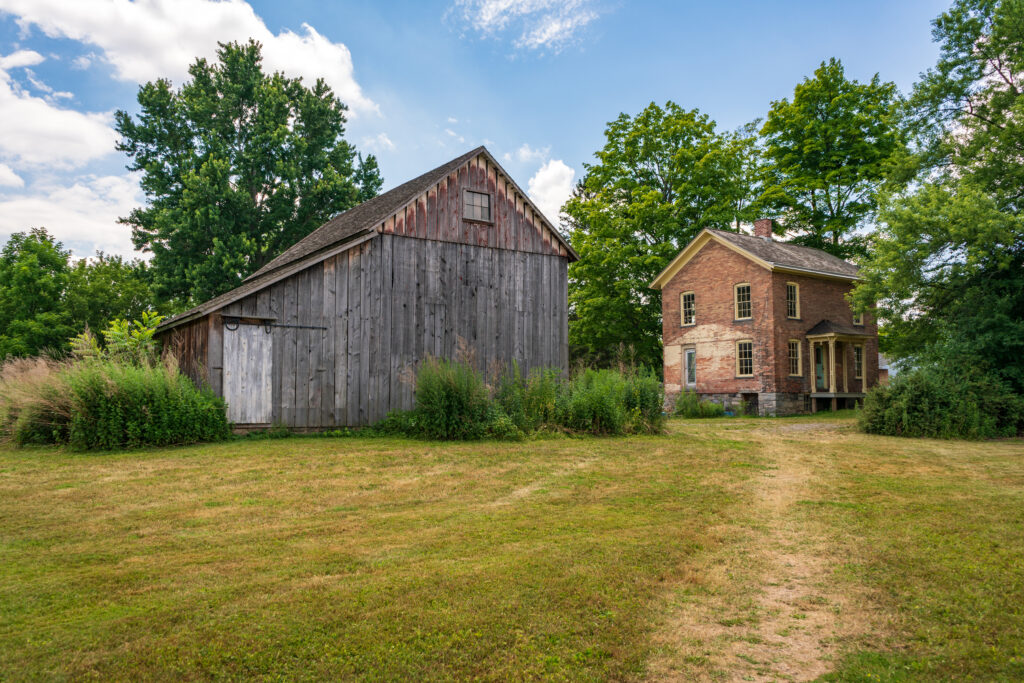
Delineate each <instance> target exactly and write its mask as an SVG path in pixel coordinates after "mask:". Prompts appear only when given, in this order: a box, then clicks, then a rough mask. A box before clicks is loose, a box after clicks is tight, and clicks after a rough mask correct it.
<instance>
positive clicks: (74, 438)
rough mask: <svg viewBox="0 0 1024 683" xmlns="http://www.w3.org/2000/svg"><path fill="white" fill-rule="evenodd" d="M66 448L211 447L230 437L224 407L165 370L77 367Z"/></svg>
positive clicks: (107, 364) (70, 373) (106, 364)
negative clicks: (205, 443) (204, 443)
mask: <svg viewBox="0 0 1024 683" xmlns="http://www.w3.org/2000/svg"><path fill="white" fill-rule="evenodd" d="M65 381H66V382H67V385H68V387H69V389H70V392H71V396H72V416H71V425H70V430H69V434H68V443H69V444H70V445H71V447H72V448H74V449H76V450H97V449H100V450H109V449H115V448H137V447H140V446H166V445H171V444H185V443H197V442H200V441H216V440H220V439H224V438H226V437H227V436H228V435H229V434H230V425H229V424H228V421H227V415H226V411H225V406H224V401H223V399H221V398H220V397H218V396H215V395H214V394H213V392H211V391H210V390H209V389H197V388H196V386H195V385H194V384H193V383H192V381H191V380H190V379H189V378H188V377H185V376H184V375H182V374H181V373H180V372H178V369H177V367H176V366H173V365H169V364H156V365H148V364H142V365H134V364H131V363H123V362H117V361H109V360H103V361H94V362H86V363H77V364H75V365H72V366H71V367H70V368H69V369H68V370H67V371H66V378H65Z"/></svg>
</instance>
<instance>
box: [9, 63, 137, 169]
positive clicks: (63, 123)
mask: <svg viewBox="0 0 1024 683" xmlns="http://www.w3.org/2000/svg"><path fill="white" fill-rule="evenodd" d="M41 61H43V57H42V56H41V55H40V54H39V53H37V52H30V51H24V50H23V51H20V52H15V53H14V54H11V55H7V56H6V57H0V130H2V131H3V135H0V158H3V159H4V160H6V161H11V162H12V163H13V162H17V163H24V164H29V165H46V166H49V167H53V168H72V167H75V166H79V165H82V164H84V163H86V162H88V161H91V160H93V159H97V158H99V157H102V156H105V155H107V154H111V153H113V152H114V151H115V150H114V144H115V142H116V140H117V133H116V132H115V131H114V130H113V129H112V128H111V127H110V125H109V123H110V117H109V115H107V114H90V113H83V112H78V111H73V110H70V109H61V108H59V107H57V106H55V105H54V104H53V103H52V102H50V101H47V100H46V99H43V98H40V97H35V96H33V95H30V94H29V93H27V92H25V90H24V89H23V88H21V87H20V86H19V85H18V84H17V83H16V82H14V80H13V79H12V78H11V76H10V74H9V73H8V72H7V71H6V70H5V69H9V68H13V67H18V66H22V67H24V66H28V65H32V64H38V63H39V62H41ZM44 87H45V86H44Z"/></svg>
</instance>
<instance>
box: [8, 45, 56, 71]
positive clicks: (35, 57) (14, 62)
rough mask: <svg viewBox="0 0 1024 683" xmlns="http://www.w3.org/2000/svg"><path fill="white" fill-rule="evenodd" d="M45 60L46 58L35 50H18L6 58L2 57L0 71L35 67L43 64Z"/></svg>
mask: <svg viewBox="0 0 1024 683" xmlns="http://www.w3.org/2000/svg"><path fill="white" fill-rule="evenodd" d="M45 60H46V57H44V56H42V55H41V54H39V53H38V52H36V51H35V50H18V51H17V52H12V53H11V54H9V55H7V56H6V57H0V70H2V71H8V70H10V69H16V68H18V67H19V66H35V65H36V64H42V63H43V62H44V61H45Z"/></svg>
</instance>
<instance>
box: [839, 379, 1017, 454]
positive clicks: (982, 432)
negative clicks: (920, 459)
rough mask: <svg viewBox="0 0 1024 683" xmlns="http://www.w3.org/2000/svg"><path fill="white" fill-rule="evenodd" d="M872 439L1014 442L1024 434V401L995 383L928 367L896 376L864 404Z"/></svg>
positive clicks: (863, 414)
mask: <svg viewBox="0 0 1024 683" xmlns="http://www.w3.org/2000/svg"><path fill="white" fill-rule="evenodd" d="M859 423H860V428H861V430H862V431H865V432H867V433H869V434H885V435H889V436H909V437H929V438H939V439H985V438H997V437H1006V436H1015V435H1017V434H1019V433H1021V431H1022V430H1024V398H1022V397H1020V396H1017V395H1014V394H1012V393H1011V392H1010V391H1009V390H1008V389H1007V388H1006V387H1005V386H1004V385H1002V384H1001V383H1000V382H998V381H997V380H995V379H993V378H990V377H987V376H984V375H980V376H975V377H965V376H964V375H962V374H958V373H954V372H951V371H949V370H946V369H945V368H939V367H927V368H922V369H918V370H912V371H910V372H907V373H901V374H899V375H897V376H896V377H895V378H894V379H893V381H892V383H891V384H889V386H881V387H876V388H875V389H872V390H871V391H870V392H869V393H868V395H867V396H866V397H865V399H864V409H863V411H861V414H860V418H859Z"/></svg>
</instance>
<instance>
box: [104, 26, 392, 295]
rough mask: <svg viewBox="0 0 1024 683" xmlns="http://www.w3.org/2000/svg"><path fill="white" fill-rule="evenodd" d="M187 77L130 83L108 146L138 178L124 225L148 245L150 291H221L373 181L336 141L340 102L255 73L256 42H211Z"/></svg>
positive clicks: (370, 171)
mask: <svg viewBox="0 0 1024 683" xmlns="http://www.w3.org/2000/svg"><path fill="white" fill-rule="evenodd" d="M217 56H218V60H217V62H216V63H209V62H207V61H206V60H205V59H198V60H196V62H195V63H194V64H193V65H192V66H191V67H190V69H189V74H190V76H191V80H189V81H188V82H186V83H185V84H184V85H183V86H182V87H181V88H180V89H178V90H174V89H173V88H172V86H171V83H170V82H169V81H167V80H163V79H161V80H157V81H155V82H151V83H147V84H145V85H143V86H142V87H141V88H140V89H139V94H138V102H139V106H140V108H141V111H140V113H139V115H138V116H137V117H133V116H131V115H130V114H129V113H128V112H125V111H119V112H117V116H116V119H117V130H118V132H119V133H120V134H121V141H120V143H119V145H118V149H120V150H121V151H123V152H125V153H126V154H127V155H128V156H129V157H130V158H131V163H130V165H129V169H131V170H133V171H139V172H140V173H141V174H142V189H143V191H144V192H145V194H146V197H147V200H148V205H147V206H146V207H145V208H139V209H136V210H134V211H133V212H132V213H131V214H130V215H129V216H127V217H126V218H123V219H122V222H123V223H125V224H127V225H129V226H131V228H132V238H133V240H134V242H135V245H136V247H137V248H139V249H144V250H147V251H150V252H152V254H153V258H152V270H153V277H154V282H155V286H156V287H157V289H158V294H160V295H162V296H165V297H169V298H174V299H179V300H184V301H196V300H203V299H206V298H209V297H211V296H214V295H217V294H220V293H222V292H224V291H227V290H229V289H231V288H232V287H234V286H236V285H238V284H239V283H240V282H241V280H242V279H243V278H244V277H245V276H247V275H249V274H250V273H252V272H254V271H255V270H257V269H259V268H260V267H261V266H263V265H264V264H266V263H267V262H269V261H270V260H271V259H273V258H274V257H275V256H277V255H278V254H279V253H281V252H282V251H283V250H284V249H286V248H287V247H289V246H291V245H292V244H294V243H295V242H296V241H298V240H299V239H301V238H302V237H304V236H306V235H307V234H308V233H310V232H311V231H312V230H314V229H315V228H316V227H318V226H319V225H320V224H321V223H323V222H324V221H325V220H327V219H328V218H330V217H331V216H332V215H334V214H335V213H337V212H339V211H343V210H345V209H348V208H350V207H351V206H353V205H355V204H356V203H358V202H360V201H362V200H364V199H367V198H369V197H371V196H373V195H374V194H376V192H377V190H378V189H379V188H380V183H381V180H380V174H379V172H378V169H377V162H376V159H375V158H374V157H372V156H369V157H367V158H366V159H363V158H362V157H359V156H357V154H356V151H355V149H354V148H353V146H352V145H351V144H349V143H348V142H347V141H346V140H345V139H344V137H343V135H344V132H345V122H346V119H345V110H346V107H345V105H344V104H342V102H341V101H340V100H339V99H338V98H337V97H336V96H335V95H334V93H333V92H332V91H331V89H330V88H329V87H328V86H327V85H326V83H324V81H322V80H317V82H316V83H314V84H312V85H311V86H310V87H307V86H306V85H305V84H303V83H302V81H301V80H300V79H292V78H286V77H285V76H284V75H282V74H280V73H274V74H267V73H265V72H264V71H263V68H262V59H261V48H260V45H259V43H257V42H255V41H249V42H248V43H247V44H238V43H227V44H221V46H220V49H219V50H218V53H217Z"/></svg>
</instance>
